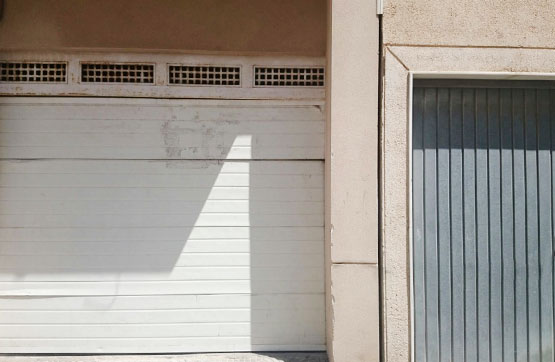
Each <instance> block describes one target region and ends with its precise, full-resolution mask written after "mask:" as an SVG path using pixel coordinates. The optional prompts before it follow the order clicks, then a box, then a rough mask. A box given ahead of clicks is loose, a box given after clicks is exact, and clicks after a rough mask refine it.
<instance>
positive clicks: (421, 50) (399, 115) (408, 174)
mask: <svg viewBox="0 0 555 362" xmlns="http://www.w3.org/2000/svg"><path fill="white" fill-rule="evenodd" d="M383 54H384V55H383V57H384V59H383V62H384V64H385V66H384V68H385V70H384V73H383V79H384V86H383V94H382V101H381V102H382V105H383V112H382V119H381V121H380V128H381V139H380V149H381V160H380V162H381V175H382V176H381V180H380V189H381V195H382V197H381V200H380V213H381V223H380V240H381V245H380V249H381V251H382V258H381V260H380V264H381V268H382V278H381V280H380V288H381V291H382V293H381V319H382V324H383V326H382V335H383V344H382V348H383V356H384V361H388V362H393V361H394V362H397V361H399V362H401V361H402V362H409V361H411V362H412V361H414V348H413V346H414V323H413V320H414V319H413V317H414V303H413V291H414V285H413V271H412V268H413V257H412V251H413V250H412V248H413V246H412V242H413V240H412V216H413V215H412V97H413V85H414V80H415V79H468V80H532V81H534V80H535V81H546V80H555V71H554V70H553V68H552V64H553V62H554V61H555V50H551V49H509V48H501V49H498V48H471V47H468V48H455V47H452V48H448V47H419V46H385V47H384V52H383Z"/></svg>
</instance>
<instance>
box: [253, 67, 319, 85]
mask: <svg viewBox="0 0 555 362" xmlns="http://www.w3.org/2000/svg"><path fill="white" fill-rule="evenodd" d="M324 73H325V72H324V67H254V86H255V87H323V86H324V75H325V74H324Z"/></svg>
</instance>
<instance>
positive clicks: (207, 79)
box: [169, 65, 241, 86]
mask: <svg viewBox="0 0 555 362" xmlns="http://www.w3.org/2000/svg"><path fill="white" fill-rule="evenodd" d="M169 82H170V84H183V85H219V86H222V85H223V86H240V85H241V68H240V67H226V66H212V65H207V66H204V65H200V66H199V65H170V66H169Z"/></svg>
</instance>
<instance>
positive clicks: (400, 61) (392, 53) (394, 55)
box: [385, 47, 409, 72]
mask: <svg viewBox="0 0 555 362" xmlns="http://www.w3.org/2000/svg"><path fill="white" fill-rule="evenodd" d="M385 48H386V49H387V51H388V52H389V53H390V54H391V55H392V56H393V58H395V59H396V60H397V61H398V62H399V64H401V65H402V66H403V68H405V70H406V71H407V72H408V71H409V67H407V66H406V64H405V63H403V61H402V60H401V58H399V57H398V56H397V54H395V53H394V52H393V50H391V48H390V47H385Z"/></svg>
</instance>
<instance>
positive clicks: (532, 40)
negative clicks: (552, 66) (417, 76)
mask: <svg viewBox="0 0 555 362" xmlns="http://www.w3.org/2000/svg"><path fill="white" fill-rule="evenodd" d="M384 2H385V7H384V27H383V39H384V43H385V44H399V45H401V44H404V45H417V44H418V45H429V46H438V45H442V46H445V45H450V46H456V45H458V46H485V47H488V46H492V47H534V48H544V47H547V48H553V47H555V22H554V21H553V14H555V2H554V1H552V0H385V1H384Z"/></svg>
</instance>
